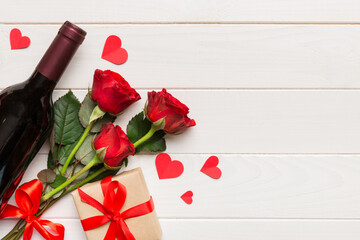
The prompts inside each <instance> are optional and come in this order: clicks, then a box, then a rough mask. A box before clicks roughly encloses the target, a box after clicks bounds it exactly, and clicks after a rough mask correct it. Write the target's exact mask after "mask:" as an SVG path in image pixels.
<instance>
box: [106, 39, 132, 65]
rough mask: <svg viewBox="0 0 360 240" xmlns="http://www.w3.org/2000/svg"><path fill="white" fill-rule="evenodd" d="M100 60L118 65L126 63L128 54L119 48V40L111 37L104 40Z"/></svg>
mask: <svg viewBox="0 0 360 240" xmlns="http://www.w3.org/2000/svg"><path fill="white" fill-rule="evenodd" d="M101 58H102V59H105V60H107V61H109V62H112V63H114V64H118V65H119V64H123V63H125V62H126V60H127V59H128V53H127V51H126V50H125V49H124V48H121V39H120V38H119V37H118V36H115V35H111V36H109V37H108V38H107V39H106V42H105V45H104V50H103V52H102V55H101Z"/></svg>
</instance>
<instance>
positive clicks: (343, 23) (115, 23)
mask: <svg viewBox="0 0 360 240" xmlns="http://www.w3.org/2000/svg"><path fill="white" fill-rule="evenodd" d="M73 23H74V24H84V25H85V24H86V25H152V24H153V25H202V24H207V25H360V22H97V23H93V22H73ZM0 24H5V25H58V24H63V22H49V23H42V22H0Z"/></svg>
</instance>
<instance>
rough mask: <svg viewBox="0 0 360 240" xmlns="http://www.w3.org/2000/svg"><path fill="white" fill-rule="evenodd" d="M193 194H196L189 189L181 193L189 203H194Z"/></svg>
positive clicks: (183, 198) (182, 197)
mask: <svg viewBox="0 0 360 240" xmlns="http://www.w3.org/2000/svg"><path fill="white" fill-rule="evenodd" d="M193 196H194V194H193V192H192V191H187V192H186V193H184V194H183V195H181V199H182V200H183V201H184V202H185V203H187V204H192V202H193V199H192V197H193Z"/></svg>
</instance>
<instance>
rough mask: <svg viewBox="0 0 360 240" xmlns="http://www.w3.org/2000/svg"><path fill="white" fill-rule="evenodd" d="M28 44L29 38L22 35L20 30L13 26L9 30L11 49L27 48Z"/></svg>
mask: <svg viewBox="0 0 360 240" xmlns="http://www.w3.org/2000/svg"><path fill="white" fill-rule="evenodd" d="M29 45H30V38H29V37H26V36H22V34H21V31H20V30H19V29H17V28H13V29H12V30H11V32H10V46H11V50H14V49H21V48H27V47H28V46H29Z"/></svg>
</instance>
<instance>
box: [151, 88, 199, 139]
mask: <svg viewBox="0 0 360 240" xmlns="http://www.w3.org/2000/svg"><path fill="white" fill-rule="evenodd" d="M188 113H189V108H188V107H187V106H186V105H185V104H183V103H181V102H180V101H179V100H178V99H176V98H174V97H173V96H172V95H171V94H170V93H168V92H167V91H166V89H165V88H164V89H163V90H162V91H161V92H155V91H152V92H148V101H147V104H146V106H145V114H146V116H147V118H148V119H149V120H150V121H152V122H153V123H155V124H156V123H160V124H163V126H162V129H164V130H165V131H166V132H168V133H174V134H175V133H182V132H183V131H185V130H186V129H187V128H188V127H191V126H195V125H196V123H195V120H194V119H190V118H188V116H187V115H188ZM162 120H164V121H165V123H164V122H163V121H162Z"/></svg>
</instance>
